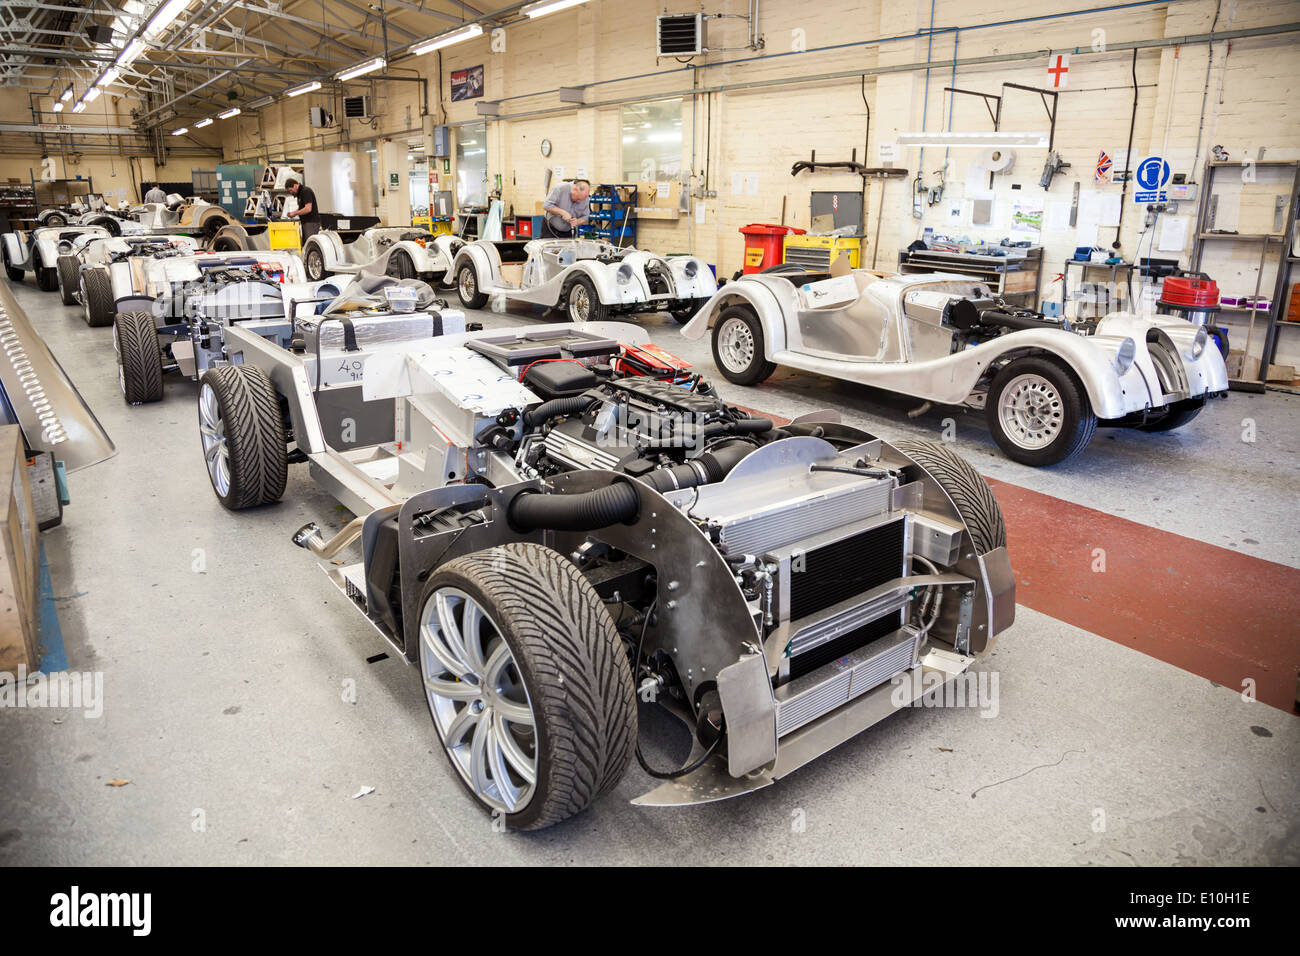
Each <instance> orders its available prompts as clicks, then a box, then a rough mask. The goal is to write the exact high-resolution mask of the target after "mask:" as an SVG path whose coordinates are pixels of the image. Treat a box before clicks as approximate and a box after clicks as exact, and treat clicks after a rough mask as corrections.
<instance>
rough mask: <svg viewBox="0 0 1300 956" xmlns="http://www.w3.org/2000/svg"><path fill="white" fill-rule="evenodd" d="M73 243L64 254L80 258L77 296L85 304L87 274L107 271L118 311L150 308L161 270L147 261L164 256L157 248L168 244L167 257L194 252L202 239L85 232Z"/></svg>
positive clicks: (154, 260) (78, 260) (190, 254)
mask: <svg viewBox="0 0 1300 956" xmlns="http://www.w3.org/2000/svg"><path fill="white" fill-rule="evenodd" d="M70 246H71V248H70V249H68V250H65V251H64V252H63V253H62V254H63V255H71V256H75V257H76V259H77V291H76V292H75V293H74V298H76V299H77V300H78V301H80V302H81V303H82V304H83V305H85V302H86V295H85V276H86V274H87V273H88V272H91V271H97V270H98V271H103V272H106V273H107V274H108V277H109V285H110V287H111V288H112V290H113V301H114V306H115V308H116V310H117V311H118V312H134V311H138V310H140V309H147V308H148V305H147V303H148V302H152V301H153V298H154V297H155V296H156V294H157V292H156V289H157V286H158V281H159V280H158V270H156V269H155V268H152V267H150V266H147V265H146V263H152V262H156V261H158V260H159V259H160V258H162V257H160V256H157V255H155V254H154V253H155V250H158V249H159V248H160V247H161V248H166V249H167V250H168V252H169V255H168V256H167V257H166V258H168V259H174V258H176V257H179V256H193V255H194V254H195V253H197V252H198V251H199V243H198V241H197V240H195V239H192V238H190V237H189V236H149V235H145V236H108V237H104V236H97V235H90V234H83V235H80V236H77V237H76V238H74V239H73V240H71V242H70ZM136 250H139V252H140V254H139V255H129V257H128V258H125V259H123V258H121V254H122V253H132V252H134V251H136ZM114 256H118V259H117V261H114ZM151 289H152V291H151Z"/></svg>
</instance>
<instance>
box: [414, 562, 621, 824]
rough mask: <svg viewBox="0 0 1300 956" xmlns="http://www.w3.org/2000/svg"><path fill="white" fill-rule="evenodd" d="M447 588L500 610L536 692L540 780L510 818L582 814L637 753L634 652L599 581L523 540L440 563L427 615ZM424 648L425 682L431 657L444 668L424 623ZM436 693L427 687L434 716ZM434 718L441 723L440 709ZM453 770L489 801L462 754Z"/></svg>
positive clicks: (531, 692) (502, 626)
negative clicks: (469, 776)
mask: <svg viewBox="0 0 1300 956" xmlns="http://www.w3.org/2000/svg"><path fill="white" fill-rule="evenodd" d="M442 588H455V589H457V590H459V591H462V592H464V593H465V594H467V595H469V596H470V597H472V598H473V599H474V600H475V601H476V602H477V603H478V604H479V605H480V607H481V608H483V609H484V610H485V611H486V612H487V613H488V614H489V615H490V616H491V618H492V623H493V625H494V626H495V628H496V630H497V632H498V633H499V634H500V635H501V637H502V638H503V639H504V641H505V643H506V644H507V646H508V647H509V650H510V653H511V655H512V656H513V657H514V660H515V665H516V668H517V670H518V673H519V676H520V677H521V678H522V681H523V684H524V687H525V689H526V690H527V693H528V701H529V703H530V705H531V708H532V712H533V717H534V726H535V728H536V729H535V736H534V741H535V743H534V747H535V756H536V789H535V790H534V792H533V794H532V796H531V797H530V798H529V800H528V802H527V803H526V804H525V805H524V806H523V807H521V808H520V809H518V810H517V811H515V812H512V813H506V815H505V821H506V825H507V826H508V827H511V828H514V829H520V830H538V829H541V828H543V827H547V826H550V825H552V824H555V823H558V822H560V821H561V820H565V819H567V818H569V817H571V816H574V815H575V814H577V813H580V812H581V811H582V810H584V809H585V808H586V807H587V806H588V805H590V804H591V803H592V802H593V801H594V800H595V799H596V798H597V797H599V796H600V795H601V794H603V793H606V792H608V791H609V790H612V789H613V788H614V787H615V786H616V785H617V784H618V782H619V780H620V779H621V778H622V776H623V773H624V772H625V771H626V770H627V767H628V765H629V764H630V763H631V761H632V757H633V754H634V752H635V747H636V734H637V714H636V696H635V693H634V688H633V683H632V671H631V668H630V667H629V665H628V660H627V651H626V650H625V649H624V647H623V643H622V641H621V640H620V639H619V636H618V631H617V630H616V629H615V627H614V622H613V621H612V620H611V619H610V616H609V614H608V612H607V611H606V610H605V608H604V605H603V604H602V603H601V600H600V596H599V595H598V594H597V593H596V590H595V588H593V587H592V586H591V584H590V582H588V581H587V579H586V578H585V577H584V576H583V575H582V573H581V572H579V571H578V569H577V568H576V567H574V565H573V564H572V563H571V562H569V561H567V560H566V559H564V558H563V557H561V556H560V555H559V554H557V553H556V552H554V551H552V550H550V549H549V548H546V547H544V546H542V545H540V544H533V543H515V544H507V545H501V546H499V547H494V548H488V549H487V550H484V551H478V552H475V553H474V554H469V555H466V556H464V557H461V558H457V559H456V560H454V561H450V562H448V563H447V564H445V565H443V566H442V567H441V568H439V569H438V570H437V571H436V572H435V573H434V574H432V575H431V576H430V578H429V581H428V583H426V584H425V587H424V592H423V594H422V595H421V598H420V608H421V617H422V618H423V611H424V607H425V604H426V602H427V601H429V600H430V598H431V596H432V595H433V594H434V592H435V591H437V590H439V589H442ZM419 653H420V676H421V680H422V681H423V679H424V676H425V674H426V665H431V666H432V669H433V670H435V671H436V670H438V669H439V666H440V665H438V664H437V663H436V659H435V658H433V656H432V655H431V654H430V653H429V652H428V641H427V640H426V638H425V637H424V632H423V629H422V632H421V639H420V652H419ZM429 698H430V695H429V694H428V693H426V694H425V700H426V703H428V704H429V706H430V714H431V715H433V713H434V712H433V706H432V702H431V701H430V699H429ZM465 706H467V707H468V706H472V704H470V703H469V702H466V703H465ZM434 723H435V728H438V725H437V720H436V718H435V722H434ZM438 733H439V734H440V735H441V733H442V730H441V728H438ZM443 750H444V752H447V748H446V747H445V746H444V747H443ZM447 753H448V759H449V760H450V759H451V754H450V753H449V752H447ZM453 769H454V770H455V773H456V777H457V778H458V779H459V780H460V781H461V783H462V784H463V785H465V787H466V789H467V790H469V791H470V793H471V794H472V795H473V796H474V797H475V799H476V800H479V802H480V804H481V805H483V806H489V804H488V803H487V801H485V800H482V799H481V798H480V797H479V796H478V794H477V793H475V791H474V789H473V787H472V786H470V784H469V782H468V781H467V780H466V779H465V777H464V776H463V775H462V771H461V769H460V768H459V767H458V766H457V765H456V763H455V762H454V761H453ZM496 812H498V813H500V812H502V811H501V810H497V811H496Z"/></svg>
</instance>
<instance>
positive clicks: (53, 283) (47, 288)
mask: <svg viewBox="0 0 1300 956" xmlns="http://www.w3.org/2000/svg"><path fill="white" fill-rule="evenodd" d="M32 264H33V265H34V266H35V268H36V288H38V289H40V290H41V291H42V292H53V291H55V290H56V289H57V288H58V287H59V270H58V267H57V266H47V265H46V264H45V260H44V259H43V258H41V256H40V253H36V254H34V255H33V256H32Z"/></svg>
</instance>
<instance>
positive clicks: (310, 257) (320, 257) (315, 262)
mask: <svg viewBox="0 0 1300 956" xmlns="http://www.w3.org/2000/svg"><path fill="white" fill-rule="evenodd" d="M303 266H304V267H305V268H306V270H307V278H308V279H310V280H311V281H312V282H319V281H320V280H321V279H328V278H329V275H330V271H329V270H328V269H326V268H325V254H324V253H323V252H321V251H320V247H319V246H314V245H313V246H311V247H310V248H308V250H307V254H306V255H305V256H303Z"/></svg>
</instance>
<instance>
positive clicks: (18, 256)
mask: <svg viewBox="0 0 1300 956" xmlns="http://www.w3.org/2000/svg"><path fill="white" fill-rule="evenodd" d="M110 235H111V233H110V232H109V231H108V230H107V229H105V228H104V227H103V226H77V225H67V226H39V227H37V228H36V229H32V230H30V231H23V230H15V231H14V232H7V233H5V234H4V235H3V236H0V243H3V248H4V261H5V264H6V265H7V266H9V267H10V268H13V269H22V270H23V271H24V272H35V271H36V270H37V269H53V268H55V267H56V266H57V264H58V261H59V256H61V255H65V254H69V253H71V251H72V243H73V242H74V241H75V240H77V239H78V238H108V237H109V236H110Z"/></svg>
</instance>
